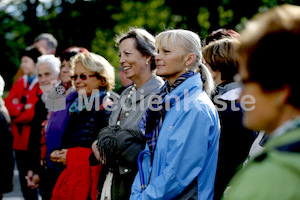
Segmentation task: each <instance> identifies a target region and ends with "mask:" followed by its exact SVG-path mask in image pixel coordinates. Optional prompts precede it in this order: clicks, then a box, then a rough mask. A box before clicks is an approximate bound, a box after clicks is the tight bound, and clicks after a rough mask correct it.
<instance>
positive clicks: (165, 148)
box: [130, 29, 220, 200]
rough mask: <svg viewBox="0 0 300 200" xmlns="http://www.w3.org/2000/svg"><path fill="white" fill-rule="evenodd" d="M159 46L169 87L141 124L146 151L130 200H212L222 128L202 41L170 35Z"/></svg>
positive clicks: (161, 68)
mask: <svg viewBox="0 0 300 200" xmlns="http://www.w3.org/2000/svg"><path fill="white" fill-rule="evenodd" d="M155 44H156V47H157V49H158V55H157V56H156V57H155V61H156V64H157V72H156V74H157V75H159V76H163V77H165V78H166V79H167V81H166V83H165V85H164V86H163V87H162V89H161V93H160V96H158V97H157V99H158V100H162V101H157V102H155V103H153V106H152V107H151V106H150V107H149V108H150V109H148V111H147V112H146V114H145V115H144V117H143V118H142V120H141V122H140V124H139V126H140V128H141V130H142V132H143V133H144V135H145V137H146V139H147V145H146V149H145V150H144V151H143V152H141V154H140V156H139V167H140V168H139V172H138V174H137V176H136V178H135V181H134V183H133V185H132V193H131V196H130V199H164V200H165V199H212V198H213V187H214V179H215V172H216V165H217V159H218V140H219V132H220V125H219V117H218V113H217V110H216V108H215V107H214V105H213V103H212V102H211V100H210V97H209V95H208V94H210V93H211V89H212V88H211V87H210V86H211V85H212V84H211V81H212V79H211V75H210V74H209V72H208V71H207V68H206V67H205V66H203V64H201V54H200V52H201V41H200V38H199V36H198V35H197V34H195V33H193V32H191V31H187V30H179V29H178V30H168V31H164V32H162V33H160V34H158V35H157V37H156V41H155ZM199 66H200V68H199V71H200V73H197V72H196V71H198V70H196V69H197V68H198V67H199ZM201 78H202V79H203V80H204V81H205V83H204V84H203V82H202V80H201ZM205 88H206V92H207V93H208V94H207V93H206V92H205V90H204V89H205ZM160 102H162V103H160ZM158 108H162V109H160V110H159V109H158ZM157 110H159V111H157ZM143 153H146V154H148V155H150V156H146V155H144V156H142V155H143ZM142 158H143V160H142ZM141 160H142V161H141ZM141 186H142V187H141Z"/></svg>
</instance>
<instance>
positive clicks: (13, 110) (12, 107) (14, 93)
mask: <svg viewBox="0 0 300 200" xmlns="http://www.w3.org/2000/svg"><path fill="white" fill-rule="evenodd" d="M22 84H23V81H22V80H19V81H18V82H16V83H15V84H14V85H13V86H12V88H11V89H10V91H9V93H8V96H7V97H6V98H5V100H4V101H5V106H6V108H7V110H8V112H9V115H10V117H12V118H15V117H18V116H19V115H20V114H21V112H22V110H23V107H24V104H23V103H18V104H13V102H12V101H13V99H15V98H17V99H18V100H19V102H20V101H21V96H22V94H21V93H22V91H21V90H20V89H19V88H20V87H22Z"/></svg>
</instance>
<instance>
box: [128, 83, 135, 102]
mask: <svg viewBox="0 0 300 200" xmlns="http://www.w3.org/2000/svg"><path fill="white" fill-rule="evenodd" d="M135 90H136V84H133V85H132V87H131V90H130V91H129V94H128V95H127V99H130V98H131V96H132V94H133V91H135Z"/></svg>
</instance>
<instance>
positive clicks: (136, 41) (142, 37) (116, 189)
mask: <svg viewBox="0 0 300 200" xmlns="http://www.w3.org/2000/svg"><path fill="white" fill-rule="evenodd" d="M117 44H119V56H120V65H121V66H122V67H123V68H124V70H125V73H126V77H127V78H128V79H130V80H132V81H133V83H134V85H132V86H130V87H128V88H127V89H125V90H124V91H123V92H122V94H121V97H120V101H119V102H118V103H117V104H116V109H115V110H114V111H113V113H112V115H111V117H110V120H109V127H108V128H107V129H104V131H101V132H100V133H99V137H98V140H97V141H95V143H94V145H93V149H94V153H95V154H96V155H97V157H98V159H99V160H101V161H102V163H104V164H103V165H102V171H101V175H100V179H99V188H98V191H99V194H98V199H106V198H109V199H113V200H118V199H128V198H129V196H130V188H131V185H132V182H133V179H134V176H135V174H136V172H137V165H136V163H137V156H138V154H139V152H140V151H141V150H143V149H144V146H145V141H144V139H143V137H142V135H141V133H140V131H139V128H138V123H139V121H140V120H141V118H142V116H143V115H144V113H145V111H146V110H147V108H148V106H149V100H151V98H152V96H153V94H155V93H156V92H158V89H159V88H160V87H161V86H162V85H163V80H162V79H161V78H160V77H158V76H156V75H155V69H156V65H155V62H154V55H155V53H156V49H155V46H154V37H153V36H152V35H151V34H150V33H148V32H147V31H146V30H144V29H130V30H129V31H128V32H127V33H125V34H121V35H120V36H119V37H118V38H117ZM110 129H112V131H111V132H113V133H112V134H109V133H107V132H109V131H107V130H110ZM96 144H97V146H98V149H97V148H96ZM99 152H101V155H100V156H99Z"/></svg>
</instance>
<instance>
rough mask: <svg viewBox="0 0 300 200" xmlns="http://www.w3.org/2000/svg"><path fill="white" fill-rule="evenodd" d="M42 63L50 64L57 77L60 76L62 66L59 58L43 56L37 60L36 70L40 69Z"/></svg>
mask: <svg viewBox="0 0 300 200" xmlns="http://www.w3.org/2000/svg"><path fill="white" fill-rule="evenodd" d="M41 63H49V64H50V67H51V69H52V70H53V72H54V73H55V74H56V75H57V77H58V76H59V73H60V65H61V62H60V60H59V58H57V57H55V56H54V55H50V54H49V55H41V56H40V57H38V59H37V63H36V70H37V69H38V67H39V65H40V64H41Z"/></svg>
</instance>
